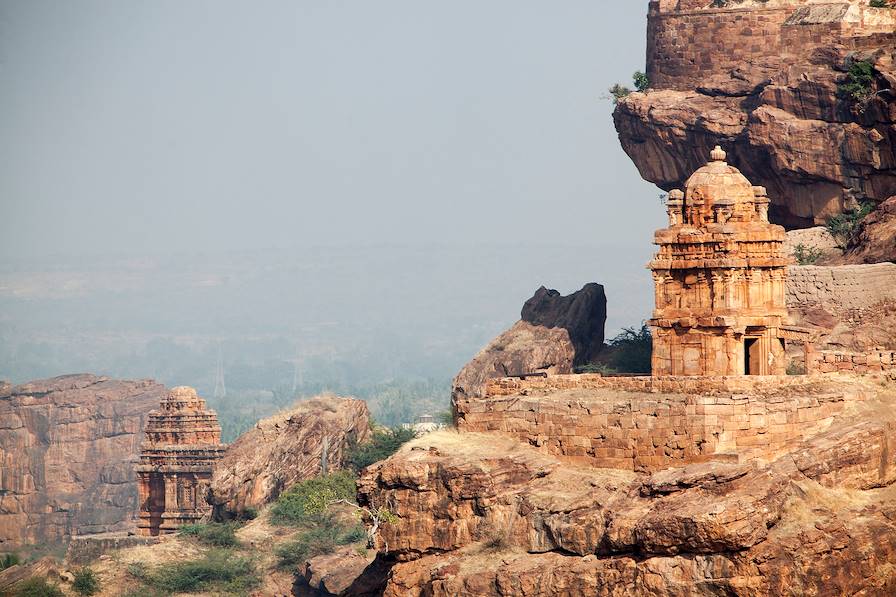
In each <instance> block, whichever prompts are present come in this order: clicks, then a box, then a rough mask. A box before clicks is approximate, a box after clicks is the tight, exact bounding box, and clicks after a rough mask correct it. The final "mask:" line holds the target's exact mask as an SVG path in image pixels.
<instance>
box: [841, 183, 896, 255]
mask: <svg viewBox="0 0 896 597" xmlns="http://www.w3.org/2000/svg"><path fill="white" fill-rule="evenodd" d="M882 261H894V262H896V196H893V197H890V198H889V199H887V200H886V201H884V202H883V203H881V204H880V205H878V206H877V209H875V210H874V211H873V212H871V213H870V214H869V215H868V217H866V218H865V219H864V220H863V221H862V224H861V228H860V229H859V231H858V234H857V237H856V242H855V246H853V247H851V248H850V250H849V251H848V252H847V253H846V255H845V257H844V258H843V262H845V263H880V262H882Z"/></svg>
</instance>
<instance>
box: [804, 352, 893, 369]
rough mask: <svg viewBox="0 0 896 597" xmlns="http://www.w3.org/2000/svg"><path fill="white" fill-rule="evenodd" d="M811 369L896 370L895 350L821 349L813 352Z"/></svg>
mask: <svg viewBox="0 0 896 597" xmlns="http://www.w3.org/2000/svg"><path fill="white" fill-rule="evenodd" d="M814 356H815V358H814V365H813V367H812V370H813V371H816V372H818V373H835V372H837V373H858V374H862V373H875V372H881V371H894V370H896V351H892V350H876V351H872V352H869V353H857V352H845V351H835V350H822V351H818V352H816V353H815V355H814Z"/></svg>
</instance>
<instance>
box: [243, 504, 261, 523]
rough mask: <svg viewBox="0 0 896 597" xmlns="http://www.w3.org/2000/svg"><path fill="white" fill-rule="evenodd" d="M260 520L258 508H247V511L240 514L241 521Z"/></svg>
mask: <svg viewBox="0 0 896 597" xmlns="http://www.w3.org/2000/svg"><path fill="white" fill-rule="evenodd" d="M256 518H258V508H253V507H252V506H247V507H246V509H245V510H243V511H242V512H240V518H239V519H240V520H255V519H256Z"/></svg>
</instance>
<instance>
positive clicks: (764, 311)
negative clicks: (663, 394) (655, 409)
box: [648, 147, 801, 375]
mask: <svg viewBox="0 0 896 597" xmlns="http://www.w3.org/2000/svg"><path fill="white" fill-rule="evenodd" d="M710 158H711V161H710V162H709V163H707V164H706V165H705V166H703V167H702V168H700V169H699V170H697V171H696V172H694V174H693V175H692V176H691V177H690V178H689V179H688V181H687V183H686V184H685V190H684V191H683V192H682V191H679V190H673V191H671V192H670V193H669V196H668V200H667V202H666V207H667V212H668V215H669V227H668V228H664V229H662V230H658V231H657V232H656V233H655V235H654V243H655V244H656V245H658V247H659V250H658V252H657V253H656V255H655V256H654V259H653V260H652V261H651V262H650V264H649V265H648V267H649V268H650V269H651V270H652V272H653V279H654V291H655V303H656V305H655V309H654V312H653V318H652V319H651V320H650V322H649V324H650V326H651V328H652V330H653V355H652V367H653V375H744V374H747V375H783V374H784V373H785V372H786V369H787V363H786V360H787V359H786V357H785V351H784V338H785V336H788V337H791V338H793V337H796V336H800V334H801V332H799V331H798V330H796V329H795V328H791V329H790V330H789V334H784V333H782V330H783V328H785V327H787V326H786V318H787V307H786V304H785V291H786V282H787V265H788V263H789V261H790V259H789V258H788V256H787V254H786V253H785V251H784V240H785V238H786V236H785V232H784V228H783V227H781V226H777V225H775V224H771V223H769V221H768V205H769V199H768V197H767V195H766V191H765V189H764V188H763V187H756V186H753V185H752V184H751V183H750V181H748V180H747V179H746V178H745V177H744V175H743V174H741V173H740V171H739V170H738V169H737V168H735V167H733V166H730V165H729V164H728V163H727V162H726V161H725V159H726V154H725V152H724V151H723V150H722V149H721V148H720V147H716V148H715V149H714V150H713V151H712V153H711V155H710Z"/></svg>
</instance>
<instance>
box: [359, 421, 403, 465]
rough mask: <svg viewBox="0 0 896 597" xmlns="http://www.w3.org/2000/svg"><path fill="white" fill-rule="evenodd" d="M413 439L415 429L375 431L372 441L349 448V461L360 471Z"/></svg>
mask: <svg viewBox="0 0 896 597" xmlns="http://www.w3.org/2000/svg"><path fill="white" fill-rule="evenodd" d="M412 439H414V430H413V429H404V428H401V427H393V428H392V429H386V430H377V431H374V432H373V438H372V439H371V441H369V442H367V443H365V444H359V445H355V446H352V447H351V448H350V449H349V453H348V463H349V464H350V465H351V467H352V468H353V469H355V470H356V471H358V472H360V471H361V470H362V469H364V468H366V467H368V466H370V465H371V464H373V463H375V462H379V461H380V460H385V459H386V458H388V457H389V456H392V454H395V452H397V451H398V449H399V448H400V447H401V446H402V445H403V444H405V443H406V442H408V441H410V440H412Z"/></svg>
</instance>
